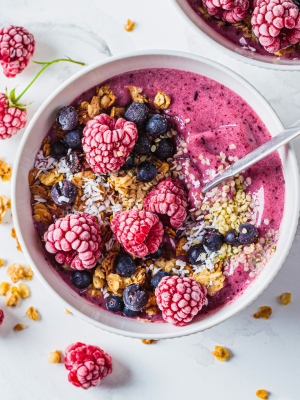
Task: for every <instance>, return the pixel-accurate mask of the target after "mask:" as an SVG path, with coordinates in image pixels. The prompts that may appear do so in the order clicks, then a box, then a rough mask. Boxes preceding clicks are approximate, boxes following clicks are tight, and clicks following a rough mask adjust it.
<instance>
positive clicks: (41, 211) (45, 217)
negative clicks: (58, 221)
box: [32, 203, 52, 224]
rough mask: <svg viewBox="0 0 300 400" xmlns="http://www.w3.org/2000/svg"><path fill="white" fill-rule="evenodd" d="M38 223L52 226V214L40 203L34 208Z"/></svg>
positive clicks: (34, 216)
mask: <svg viewBox="0 0 300 400" xmlns="http://www.w3.org/2000/svg"><path fill="white" fill-rule="evenodd" d="M32 218H33V219H34V220H35V221H36V222H43V223H44V224H50V223H51V221H52V218H51V214H50V212H49V210H48V208H47V206H46V205H45V204H44V203H38V204H35V205H34V206H33V217H32Z"/></svg>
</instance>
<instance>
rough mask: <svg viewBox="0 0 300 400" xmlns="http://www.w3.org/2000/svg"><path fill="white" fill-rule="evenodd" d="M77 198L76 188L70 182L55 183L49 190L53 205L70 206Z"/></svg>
mask: <svg viewBox="0 0 300 400" xmlns="http://www.w3.org/2000/svg"><path fill="white" fill-rule="evenodd" d="M76 196H77V187H76V186H75V185H74V184H73V183H72V182H70V181H60V182H57V183H56V184H55V185H54V186H53V187H52V189H51V197H52V199H53V201H54V203H56V204H58V205H60V206H67V205H69V204H71V203H72V202H73V201H74V200H75V198H76Z"/></svg>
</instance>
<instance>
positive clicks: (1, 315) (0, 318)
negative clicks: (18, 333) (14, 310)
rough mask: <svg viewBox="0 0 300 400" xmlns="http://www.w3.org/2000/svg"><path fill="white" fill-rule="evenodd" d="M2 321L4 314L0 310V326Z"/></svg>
mask: <svg viewBox="0 0 300 400" xmlns="http://www.w3.org/2000/svg"><path fill="white" fill-rule="evenodd" d="M3 320H4V312H3V310H0V325H2V322H3Z"/></svg>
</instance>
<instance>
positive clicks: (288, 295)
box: [279, 292, 292, 306]
mask: <svg viewBox="0 0 300 400" xmlns="http://www.w3.org/2000/svg"><path fill="white" fill-rule="evenodd" d="M279 299H280V301H281V303H282V304H283V305H284V306H286V305H288V304H290V302H291V300H292V293H288V292H286V293H283V294H282V295H281V296H280V297H279Z"/></svg>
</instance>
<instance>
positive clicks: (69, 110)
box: [56, 106, 78, 131]
mask: <svg viewBox="0 0 300 400" xmlns="http://www.w3.org/2000/svg"><path fill="white" fill-rule="evenodd" d="M56 122H57V123H58V124H59V125H60V126H61V128H62V129H63V130H64V131H70V130H72V129H74V128H76V126H77V123H78V116H77V112H76V110H75V108H74V107H72V106H65V107H63V108H61V109H60V110H59V111H58V113H57V114H56Z"/></svg>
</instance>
